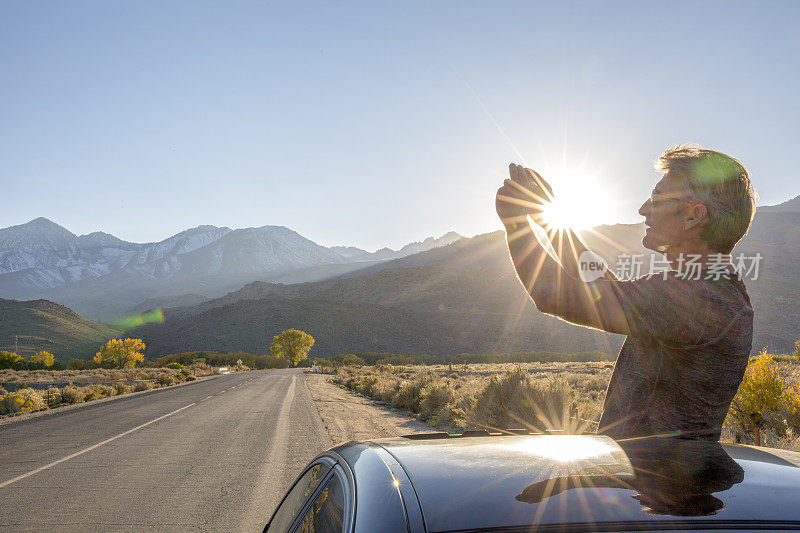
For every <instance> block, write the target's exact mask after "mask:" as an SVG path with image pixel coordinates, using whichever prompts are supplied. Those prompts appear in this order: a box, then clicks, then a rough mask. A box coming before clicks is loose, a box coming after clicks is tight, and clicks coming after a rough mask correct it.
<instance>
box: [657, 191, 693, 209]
mask: <svg viewBox="0 0 800 533" xmlns="http://www.w3.org/2000/svg"><path fill="white" fill-rule="evenodd" d="M656 198H663V200H660V201H658V202H656ZM664 200H675V201H678V202H683V203H685V204H690V203H692V202H691V201H689V200H685V199H683V198H676V197H674V196H667V195H666V194H659V193H657V192H656V191H653V192H651V193H650V205H651V206H652V207H656V206H657V205H661V203H662V202H663V201H664Z"/></svg>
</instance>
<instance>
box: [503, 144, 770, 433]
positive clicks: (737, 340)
mask: <svg viewBox="0 0 800 533" xmlns="http://www.w3.org/2000/svg"><path fill="white" fill-rule="evenodd" d="M656 166H657V168H658V169H659V170H661V171H663V173H664V174H663V177H662V178H661V180H660V181H659V182H658V183H657V184H656V186H655V189H654V190H653V192H652V194H651V196H650V198H649V199H648V200H647V201H645V202H644V204H642V206H641V207H640V208H639V214H640V215H642V216H643V217H645V225H646V226H647V232H646V234H645V236H644V238H643V239H642V244H643V245H644V246H645V247H646V248H648V249H650V250H653V251H657V252H659V253H662V254H664V255H665V256H666V259H667V261H668V262H669V264H670V267H671V270H669V271H668V272H665V273H663V274H657V275H651V276H645V277H642V278H639V279H635V280H630V281H622V280H617V279H616V278H615V276H614V275H613V274H612V273H611V272H610V271H606V273H605V275H604V276H603V277H601V278H599V279H596V280H595V281H584V280H583V279H581V277H580V276H579V271H578V261H577V258H578V257H579V256H580V254H581V253H582V252H584V251H586V247H585V246H584V245H583V243H582V242H581V241H580V239H579V238H578V236H577V235H576V234H574V233H573V232H571V231H567V232H566V234H565V235H558V234H557V233H552V234H550V235H549V238H550V239H551V244H552V245H553V246H552V248H553V249H555V251H556V253H555V254H554V255H549V254H548V252H547V250H546V249H545V248H544V247H543V246H542V244H541V243H540V242H539V240H538V239H537V237H536V235H535V233H534V231H533V228H532V227H531V225H530V224H529V223H528V216H530V218H531V219H532V220H533V221H534V223H536V224H544V221H543V219H542V210H543V207H544V205H545V204H546V203H547V201H549V200H551V199H552V191H551V189H550V187H549V185H548V184H547V183H546V182H545V180H544V179H543V178H542V177H541V176H539V174H537V173H536V172H534V171H532V170H530V169H526V168H523V167H521V166H518V165H515V164H511V165H510V168H509V170H510V179H507V180H505V182H504V185H503V186H502V187H501V188H500V189H499V190H498V191H497V198H496V208H497V213H498V215H499V216H500V218H501V220H502V221H503V223H504V225H505V228H506V234H507V241H508V248H509V251H510V253H511V259H512V262H513V263H514V267H515V268H516V271H517V275H518V276H519V279H520V281H521V282H522V284H523V286H524V287H525V289H526V291H527V292H528V293H529V294H530V296H531V298H532V299H533V301H534V303H535V304H536V307H537V308H538V309H539V310H540V311H543V312H545V313H547V314H551V315H554V316H557V317H559V318H561V319H563V320H566V321H568V322H571V323H573V324H578V325H581V326H587V327H591V328H597V329H601V330H605V331H609V332H612V333H621V334H623V335H627V338H626V339H625V342H624V344H623V345H622V348H621V349H620V353H619V356H618V358H617V363H616V365H615V367H614V373H613V375H612V376H611V382H610V383H609V386H608V390H607V392H606V400H605V404H604V406H603V414H602V416H601V418H600V422H599V428H598V433H602V434H606V435H609V436H612V437H614V438H617V439H621V438H632V437H642V436H650V435H666V434H670V435H680V436H683V437H688V438H700V439H708V440H718V439H719V437H720V432H721V429H722V424H723V422H724V420H725V416H726V414H727V412H728V408H729V406H730V403H731V400H732V399H733V397H734V395H735V394H736V390H737V389H738V386H739V383H741V380H742V377H743V375H744V370H745V368H746V366H747V361H748V356H749V354H750V350H751V348H752V337H753V309H752V307H751V306H750V300H749V297H748V295H747V291H746V289H745V287H744V284H743V283H742V281H741V280H740V279H739V278H738V276H737V275H736V273H735V270H734V267H733V265H732V264H731V263H730V253H731V251H732V250H733V247H734V245H735V244H736V243H737V242H738V241H739V240H740V239H741V238H742V237H743V236H744V235H745V233H746V232H747V229H748V228H749V226H750V223H751V221H752V219H753V214H754V212H755V192H754V191H753V188H752V185H751V183H750V176H749V175H748V172H747V170H746V169H745V168H744V166H742V164H741V163H739V162H738V161H737V160H735V159H733V158H732V157H729V156H727V155H725V154H722V153H720V152H716V151H712V150H703V149H700V148H694V147H690V146H686V145H683V146H676V147H675V148H671V149H669V150H667V151H666V152H665V153H664V154H663V155H662V156H661V157H660V158H659V160H658V162H657V164H656ZM564 243H566V244H564ZM690 263H691V264H693V265H695V266H697V268H696V269H691V271H689V269H685V268H684V266H685V265H687V264H690Z"/></svg>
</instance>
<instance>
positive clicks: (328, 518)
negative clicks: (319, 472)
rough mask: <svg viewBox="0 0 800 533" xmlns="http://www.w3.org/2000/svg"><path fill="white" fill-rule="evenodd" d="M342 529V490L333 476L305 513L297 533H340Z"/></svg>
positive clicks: (337, 479)
mask: <svg viewBox="0 0 800 533" xmlns="http://www.w3.org/2000/svg"><path fill="white" fill-rule="evenodd" d="M343 527H344V488H343V486H342V483H341V481H340V480H339V477H338V476H333V477H332V478H331V480H330V481H328V484H327V485H326V486H325V488H324V489H322V492H320V493H319V495H318V496H317V499H316V500H314V503H313V504H312V505H311V507H310V508H309V509H308V511H306V515H305V517H303V523H302V524H301V525H300V527H299V528H298V529H297V531H298V533H300V532H302V533H334V532H336V533H341V531H342V529H343Z"/></svg>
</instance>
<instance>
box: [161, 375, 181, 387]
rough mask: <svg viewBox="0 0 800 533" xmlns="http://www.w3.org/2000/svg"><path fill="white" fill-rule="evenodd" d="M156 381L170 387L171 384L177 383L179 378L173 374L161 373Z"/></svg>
mask: <svg viewBox="0 0 800 533" xmlns="http://www.w3.org/2000/svg"><path fill="white" fill-rule="evenodd" d="M156 382H157V383H158V384H159V385H161V386H162V387H169V386H170V385H174V384H176V383H177V382H178V380H177V379H176V378H175V377H174V376H172V375H171V374H161V375H160V376H158V378H157V379H156Z"/></svg>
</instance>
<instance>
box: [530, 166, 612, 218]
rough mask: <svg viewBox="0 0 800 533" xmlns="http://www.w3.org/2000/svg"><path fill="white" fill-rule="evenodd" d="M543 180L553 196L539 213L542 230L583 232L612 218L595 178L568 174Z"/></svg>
mask: <svg viewBox="0 0 800 533" xmlns="http://www.w3.org/2000/svg"><path fill="white" fill-rule="evenodd" d="M546 176H547V177H546V179H551V184H552V186H553V193H554V196H555V198H554V199H553V200H552V201H551V202H549V203H548V204H547V205H546V206H545V207H544V210H543V212H542V219H543V221H544V223H545V226H546V229H548V230H549V229H559V230H564V229H568V228H570V229H576V230H586V229H590V228H592V227H593V226H598V225H600V224H603V223H606V222H609V220H611V219H612V218H613V205H612V201H611V198H610V196H609V194H608V192H607V191H606V190H605V189H604V188H603V187H602V185H601V184H600V182H599V180H598V179H597V178H595V177H593V176H589V175H585V174H575V173H569V172H553V173H551V174H549V175H546Z"/></svg>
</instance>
